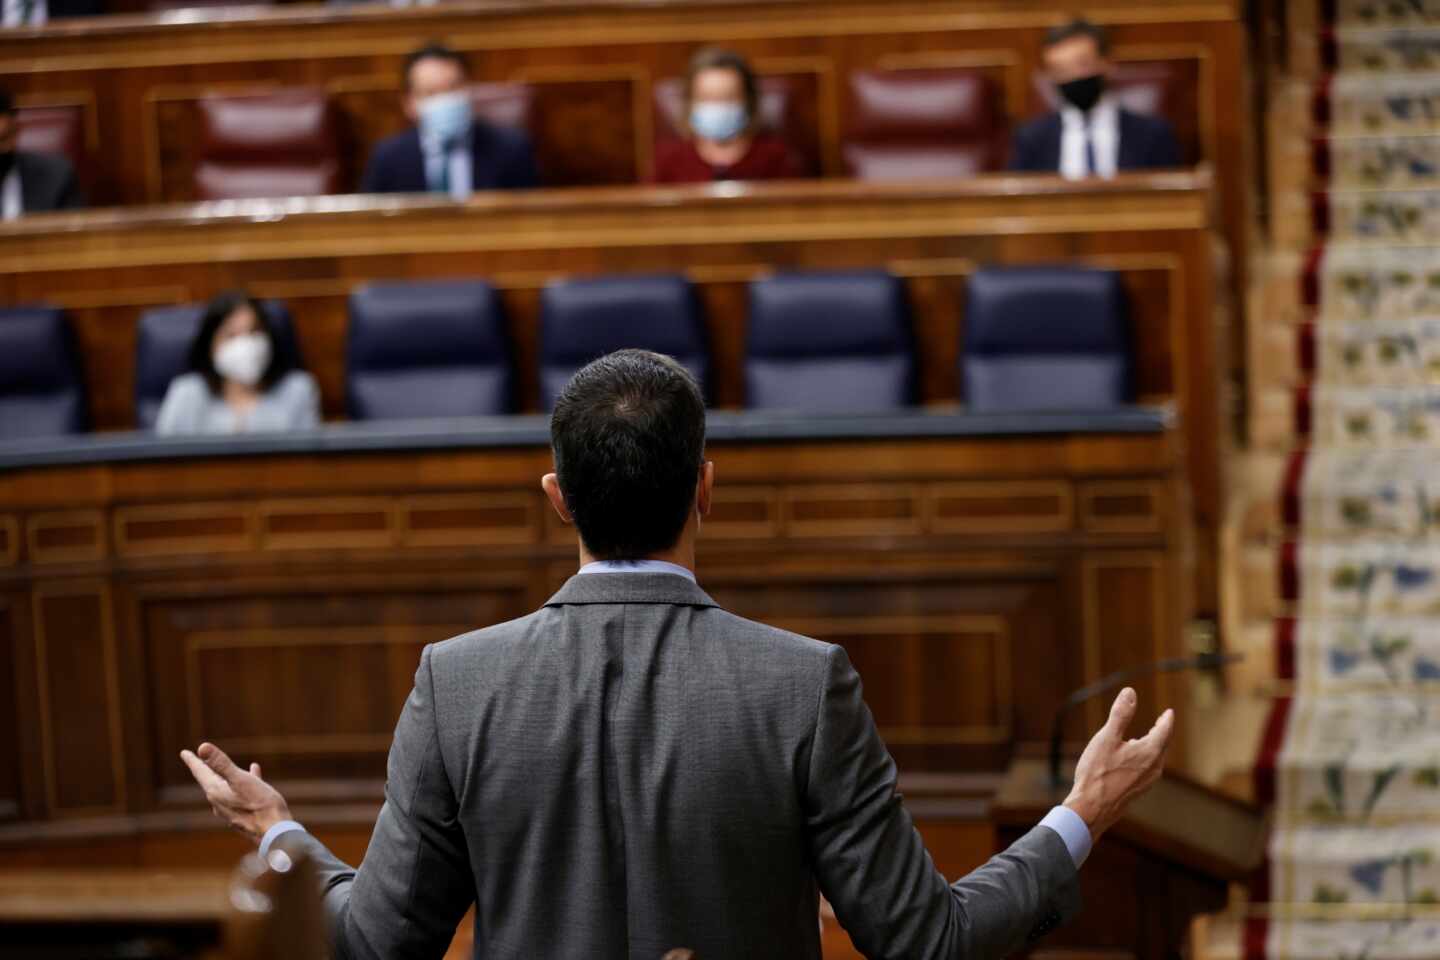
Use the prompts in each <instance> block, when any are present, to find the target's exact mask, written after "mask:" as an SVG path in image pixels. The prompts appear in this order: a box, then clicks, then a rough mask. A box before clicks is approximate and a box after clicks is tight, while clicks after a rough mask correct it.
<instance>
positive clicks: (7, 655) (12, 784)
mask: <svg viewBox="0 0 1440 960" xmlns="http://www.w3.org/2000/svg"><path fill="white" fill-rule="evenodd" d="M19 645H20V637H19V631H18V627H17V625H16V623H15V610H14V605H13V602H12V600H11V598H10V597H8V596H4V595H0V821H5V820H13V819H15V818H16V817H18V816H20V755H21V749H20V713H19V710H20V703H19V699H20V698H19V691H18V689H17V687H16V683H17V681H18V680H19V679H20V670H19V669H17V665H16V660H17V654H18V648H19Z"/></svg>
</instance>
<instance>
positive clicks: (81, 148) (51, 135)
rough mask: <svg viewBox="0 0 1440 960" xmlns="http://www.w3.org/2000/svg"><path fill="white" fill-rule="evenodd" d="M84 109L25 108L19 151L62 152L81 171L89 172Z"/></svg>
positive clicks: (21, 111)
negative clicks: (86, 167)
mask: <svg viewBox="0 0 1440 960" xmlns="http://www.w3.org/2000/svg"><path fill="white" fill-rule="evenodd" d="M81 111H82V108H80V107H25V108H24V109H22V110H20V111H19V119H20V137H19V142H18V148H19V149H21V150H25V151H28V152H31V153H58V154H60V155H61V156H63V157H65V158H66V159H67V160H69V161H70V165H71V166H72V167H74V168H75V169H76V170H77V171H83V170H84V169H85V130H84V117H83V115H82V112H81Z"/></svg>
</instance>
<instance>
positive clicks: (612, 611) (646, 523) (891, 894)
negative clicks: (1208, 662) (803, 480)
mask: <svg viewBox="0 0 1440 960" xmlns="http://www.w3.org/2000/svg"><path fill="white" fill-rule="evenodd" d="M551 437H552V442H553V446H554V454H555V470H556V472H555V473H551V474H547V475H546V476H545V477H544V478H543V479H542V480H541V486H542V488H543V489H544V491H545V494H546V496H547V497H548V498H549V500H550V503H551V505H552V506H553V507H554V509H555V511H556V513H557V514H558V515H559V516H560V518H561V519H562V520H563V521H564V522H566V523H573V524H574V525H575V527H576V528H577V529H578V531H579V559H580V564H581V566H580V571H579V573H577V574H576V575H575V576H573V577H571V578H570V579H569V581H567V582H566V584H565V585H564V586H563V587H562V588H561V589H560V591H559V592H558V593H556V594H555V596H553V597H551V598H550V600H549V602H548V603H546V604H545V606H544V607H543V608H542V609H540V610H539V611H537V612H536V613H533V614H530V615H529V616H526V617H522V618H520V619H519V620H513V621H511V622H509V623H503V624H499V625H497V626H493V627H488V628H486V629H483V630H478V631H475V632H474V633H468V634H465V635H463V636H459V637H456V638H454V639H452V640H448V641H446V642H444V643H439V644H435V645H433V646H430V647H427V648H426V649H425V651H424V652H423V653H422V654H421V657H420V669H419V671H418V672H417V673H416V675H415V688H414V690H413V691H412V693H411V694H410V698H409V700H408V701H407V702H406V704H405V709H404V711H403V713H402V714H401V717H400V722H399V725H398V726H397V727H396V730H395V742H394V745H393V746H392V748H391V750H390V762H389V769H388V777H387V783H386V790H385V795H386V801H385V806H384V807H383V808H382V809H381V811H380V817H379V820H378V821H377V823H376V825H375V833H374V835H373V837H372V838H371V840H370V846H369V849H368V850H367V851H366V853H365V862H364V864H363V865H362V866H361V867H360V868H359V869H358V870H357V869H354V868H352V867H349V866H347V865H346V864H344V863H342V862H341V861H340V860H338V859H337V858H336V857H335V856H333V855H332V854H331V853H330V851H329V850H327V849H326V848H325V847H324V846H323V845H322V844H321V843H320V842H319V841H318V840H316V839H315V838H314V837H312V836H311V835H310V834H308V833H306V832H305V830H304V828H303V827H301V826H300V825H299V824H297V823H294V822H292V821H290V820H289V812H288V809H287V807H286V805H285V801H284V798H283V797H281V796H280V794H279V793H278V792H276V791H275V789H274V788H273V787H271V786H270V785H269V784H267V783H265V781H264V780H262V779H261V777H260V769H259V767H258V766H256V765H253V764H252V765H251V767H250V769H249V770H248V771H247V770H243V769H241V768H240V767H238V766H236V765H235V764H234V763H233V762H232V761H231V760H230V758H229V757H227V756H226V755H225V754H224V753H223V752H222V751H221V750H220V749H219V748H218V747H216V746H214V745H213V744H208V743H206V744H202V745H201V746H200V748H199V750H198V751H197V752H196V753H192V752H190V751H188V750H186V751H184V752H183V753H182V754H181V756H182V759H183V760H184V761H185V763H186V765H187V766H188V767H189V768H190V770H191V772H192V773H193V774H194V776H195V778H196V780H197V781H199V783H200V784H201V786H202V787H203V788H204V790H205V795H206V798H207V799H208V800H209V801H210V803H211V805H212V807H213V808H214V810H215V812H216V813H217V814H218V815H219V816H221V817H222V818H223V819H225V820H226V821H227V822H228V823H229V824H230V825H231V826H234V827H236V828H238V829H239V830H241V831H243V832H245V833H248V834H249V835H250V836H251V837H253V838H255V839H256V840H259V841H260V842H261V853H262V856H265V855H273V854H272V853H271V851H274V850H282V851H284V852H285V853H287V854H288V855H290V856H292V857H294V856H301V855H303V856H307V857H309V858H310V859H311V860H312V861H313V862H314V863H315V864H316V865H317V866H318V868H319V870H320V874H321V881H322V884H323V890H324V896H325V906H326V911H327V913H328V915H329V919H330V924H331V931H332V935H333V937H334V939H335V944H336V951H335V953H336V956H337V957H338V958H341V960H350V958H354V960H362V958H363V960H371V958H394V957H407V958H412V960H415V958H429V957H440V956H441V955H442V954H444V952H445V950H446V948H447V946H448V945H449V943H450V940H451V938H452V936H453V934H454V932H455V927H456V924H457V923H458V922H459V920H460V918H461V916H462V915H463V914H464V913H465V911H466V909H467V908H468V907H469V906H470V905H471V903H472V902H473V903H475V904H476V914H475V954H476V956H477V957H525V958H530V960H550V958H561V957H592V958H597V960H606V958H614V960H619V958H631V960H656V958H658V957H660V956H661V955H662V954H663V953H664V952H665V951H666V950H667V949H669V948H672V947H676V946H684V947H688V948H691V949H693V950H694V951H695V952H696V954H697V955H698V956H699V957H701V958H712V960H734V958H740V957H745V958H752V960H753V958H775V960H818V958H819V956H820V938H819V931H818V929H817V924H816V919H817V908H818V902H819V901H818V896H819V894H824V896H825V897H826V898H827V899H828V900H829V901H830V903H831V905H832V906H833V907H834V910H835V915H836V916H837V917H838V918H839V920H840V923H841V924H842V925H843V926H844V927H845V929H846V930H847V931H849V933H850V936H851V937H852V939H853V940H854V942H855V944H856V945H857V946H858V947H859V948H860V950H861V951H862V952H864V953H866V954H868V955H871V956H879V955H883V956H887V957H932V958H939V957H956V958H961V957H963V958H966V960H985V958H992V957H994V958H998V957H1002V956H1005V955H1007V954H1009V953H1011V952H1013V951H1015V950H1018V949H1020V948H1021V947H1023V946H1024V945H1025V944H1027V943H1029V942H1031V941H1033V940H1035V939H1036V938H1038V937H1039V936H1041V935H1042V934H1044V933H1045V932H1047V931H1049V930H1051V929H1053V928H1054V927H1055V926H1057V925H1058V924H1059V923H1060V922H1061V921H1062V920H1064V919H1066V918H1067V917H1068V916H1070V915H1071V914H1072V913H1073V912H1074V911H1075V910H1076V909H1078V891H1077V874H1076V871H1077V869H1078V867H1079V864H1080V863H1081V862H1082V861H1083V860H1084V859H1085V856H1086V854H1087V853H1088V851H1089V849H1090V844H1091V843H1092V842H1093V840H1094V839H1096V838H1098V837H1099V836H1100V835H1101V834H1102V833H1104V831H1105V830H1106V829H1107V828H1108V827H1110V826H1111V825H1112V824H1113V823H1114V822H1115V821H1116V819H1117V818H1118V817H1119V816H1120V813H1121V811H1122V810H1123V809H1124V807H1125V805H1126V804H1127V803H1129V802H1130V800H1131V799H1133V798H1134V797H1135V796H1137V795H1138V794H1139V793H1140V792H1142V791H1143V790H1144V789H1146V788H1147V787H1148V786H1149V785H1150V784H1151V783H1152V782H1153V781H1154V780H1155V778H1156V777H1158V775H1159V772H1160V769H1161V765H1162V763H1163V754H1164V749H1165V745H1166V742H1167V740H1168V738H1169V735H1170V731H1171V727H1172V725H1173V722H1174V715H1173V714H1172V713H1171V712H1169V711H1166V713H1165V714H1164V715H1163V716H1162V717H1161V718H1160V720H1159V721H1158V722H1157V723H1156V725H1155V727H1154V728H1153V729H1152V730H1151V731H1150V733H1149V734H1148V735H1147V736H1146V737H1144V738H1143V739H1140V740H1126V739H1125V735H1124V734H1125V727H1126V725H1127V724H1128V722H1129V720H1130V719H1131V717H1133V715H1134V713H1135V706H1136V701H1135V693H1134V691H1133V690H1126V691H1124V692H1122V693H1121V695H1120V697H1119V698H1117V699H1116V701H1115V706H1114V707H1113V709H1112V711H1111V715H1110V720H1109V722H1108V723H1107V724H1106V725H1105V727H1104V728H1103V729H1102V730H1101V731H1100V732H1099V733H1098V734H1096V736H1095V738H1094V739H1093V740H1092V741H1091V742H1090V745H1089V746H1088V747H1087V748H1086V750H1085V752H1084V754H1083V755H1082V756H1081V758H1080V761H1079V764H1078V766H1077V768H1076V776H1075V786H1074V788H1073V789H1072V791H1071V793H1070V795H1069V797H1068V798H1067V800H1066V801H1065V804H1064V805H1062V806H1058V807H1056V808H1054V809H1053V810H1051V811H1050V813H1049V814H1047V815H1046V817H1045V819H1044V820H1042V821H1041V823H1040V825H1038V826H1037V827H1035V828H1034V829H1033V830H1031V831H1030V832H1029V833H1028V834H1026V835H1025V836H1024V837H1023V838H1021V839H1020V840H1019V841H1017V842H1016V843H1014V844H1013V845H1011V846H1010V848H1009V849H1007V850H1006V851H1004V852H1003V853H1000V854H998V855H997V856H995V857H994V858H992V859H991V860H990V862H988V863H987V864H985V865H984V866H982V867H981V868H980V869H978V870H976V871H975V872H974V873H972V874H970V875H969V876H967V877H964V878H962V879H960V880H959V881H957V882H955V883H954V884H949V883H946V881H945V879H944V878H943V877H942V876H941V875H940V874H939V873H938V872H937V871H936V869H935V867H934V864H933V863H932V862H931V860H930V857H929V855H928V854H927V853H926V852H925V846H924V844H923V843H922V842H921V840H920V836H919V834H918V833H916V831H915V828H914V826H913V825H912V823H911V820H910V817H909V815H908V814H907V813H906V811H905V808H904V806H903V805H902V804H901V802H900V797H899V795H898V794H897V793H896V790H895V781H896V775H895V764H894V762H893V761H892V760H891V759H890V755H889V753H888V752H887V751H886V749H885V744H884V743H883V742H882V741H881V739H880V735H879V733H878V732H877V730H876V728H875V721H874V719H873V717H872V716H871V714H870V711H869V709H867V708H866V706H865V701H864V699H863V698H862V696H861V688H860V677H859V676H858V675H857V674H856V672H855V669H854V668H853V667H852V666H851V665H850V661H849V659H848V658H847V657H846V655H845V650H844V648H842V647H839V646H835V645H832V644H828V643H821V642H819V641H816V640H810V639H807V638H806V637H802V636H797V635H795V634H792V633H786V632H785V631H783V630H777V629H775V628H773V627H768V626H765V625H763V624H760V623H755V622H752V621H749V620H743V619H741V618H740V617H737V616H735V615H734V614H731V613H727V612H726V611H725V610H723V609H721V607H720V606H719V605H718V604H716V603H715V601H714V600H712V599H711V598H710V597H709V596H708V595H707V594H706V593H705V591H704V590H702V589H700V587H699V586H698V585H697V584H696V582H695V572H694V570H695V542H696V538H697V536H698V535H699V531H700V525H701V520H702V518H703V517H705V516H706V515H707V514H708V513H709V510H710V505H711V500H712V489H713V485H714V479H715V472H714V464H712V463H709V462H707V461H706V460H705V405H704V400H703V398H702V396H701V394H700V388H699V387H698V386H697V385H696V383H695V380H694V379H693V378H692V377H691V375H690V374H689V373H687V372H686V370H685V368H684V367H682V366H681V365H680V364H679V363H677V362H676V361H674V360H671V359H670V358H669V357H662V356H659V355H657V354H653V353H647V352H644V351H639V350H625V351H621V352H619V353H614V354H611V355H609V356H607V357H602V358H601V359H599V360H596V361H595V362H593V363H591V364H590V365H589V366H587V367H585V368H583V369H582V370H581V371H580V372H579V373H577V374H576V375H575V376H574V378H573V379H571V381H570V383H569V384H568V385H567V386H566V388H565V390H564V391H563V392H562V393H561V395H560V397H559V399H558V401H557V402H556V404H555V413H554V416H553V418H552V420H551Z"/></svg>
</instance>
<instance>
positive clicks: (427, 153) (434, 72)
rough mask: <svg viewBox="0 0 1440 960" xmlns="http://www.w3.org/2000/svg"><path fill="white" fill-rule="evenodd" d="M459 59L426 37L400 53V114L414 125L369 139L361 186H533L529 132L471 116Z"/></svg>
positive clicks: (408, 189) (459, 193)
mask: <svg viewBox="0 0 1440 960" xmlns="http://www.w3.org/2000/svg"><path fill="white" fill-rule="evenodd" d="M469 79H470V77H469V72H468V70H467V69H466V66H465V58H464V57H462V56H460V54H458V53H456V52H455V51H454V50H451V49H450V48H449V47H446V46H443V45H441V44H438V43H432V44H427V45H426V46H424V47H421V48H420V49H419V50H416V51H415V52H414V53H412V54H410V56H409V57H407V58H406V60H405V115H406V116H407V117H409V118H410V120H411V122H413V123H414V124H415V126H413V127H411V128H410V129H409V130H406V131H405V132H403V133H399V134H396V135H395V136H393V137H390V138H389V139H387V140H382V141H381V142H380V143H378V144H376V146H375V150H374V152H373V153H371V155H370V163H369V164H368V165H367V166H366V168H365V176H364V178H363V179H362V180H361V185H360V190H361V192H362V193H443V194H448V195H449V196H451V197H454V198H455V199H457V200H461V199H464V198H465V197H468V196H469V195H470V194H471V193H472V192H473V191H475V190H510V189H516V188H524V187H533V186H535V185H536V183H537V182H538V180H539V177H538V175H537V173H536V170H535V156H534V154H533V152H532V151H531V149H530V139H529V138H528V137H527V136H526V135H525V134H524V133H522V132H521V131H519V130H512V129H507V128H504V127H495V126H491V125H489V124H487V123H484V122H482V121H480V120H478V119H476V118H475V117H474V115H473V113H472V110H471V106H470V97H469V95H468V94H467V92H466V86H467V84H468V83H469Z"/></svg>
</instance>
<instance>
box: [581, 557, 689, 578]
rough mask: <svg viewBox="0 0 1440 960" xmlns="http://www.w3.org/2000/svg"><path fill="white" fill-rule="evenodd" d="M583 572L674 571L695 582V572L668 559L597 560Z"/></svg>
mask: <svg viewBox="0 0 1440 960" xmlns="http://www.w3.org/2000/svg"><path fill="white" fill-rule="evenodd" d="M580 572H581V573H673V574H675V576H677V577H684V578H685V579H686V580H689V581H690V582H691V583H695V582H696V581H695V574H694V573H692V572H690V570H689V569H687V568H685V567H682V566H680V564H678V563H671V562H669V561H668V560H596V561H594V562H592V563H587V564H585V566H583V567H581V568H580Z"/></svg>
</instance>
